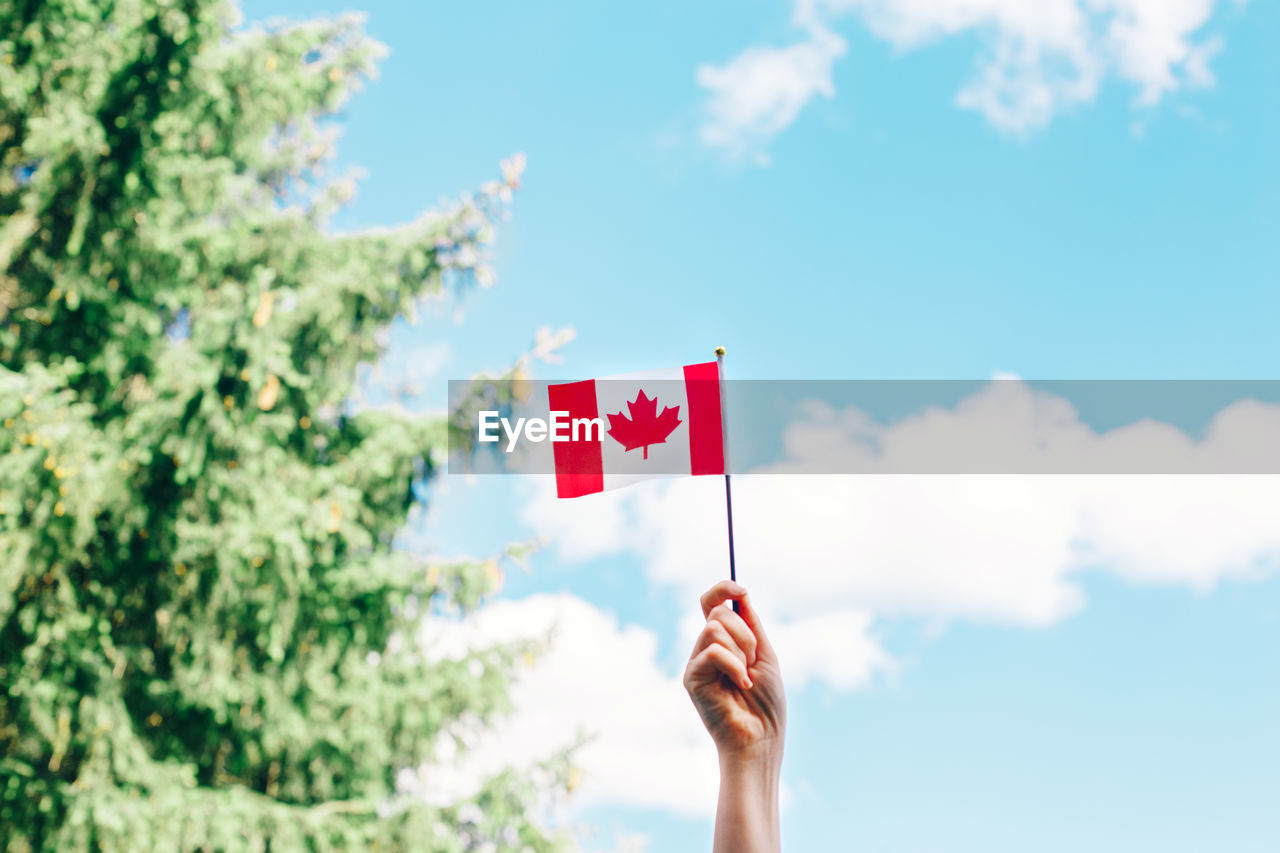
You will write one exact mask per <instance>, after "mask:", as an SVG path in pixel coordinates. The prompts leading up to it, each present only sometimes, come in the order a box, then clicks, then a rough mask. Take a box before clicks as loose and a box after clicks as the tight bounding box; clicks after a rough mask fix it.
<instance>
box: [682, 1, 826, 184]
mask: <svg viewBox="0 0 1280 853" xmlns="http://www.w3.org/2000/svg"><path fill="white" fill-rule="evenodd" d="M844 51H845V43H844V39H842V38H840V37H839V36H837V35H836V34H835V33H833V32H831V31H830V30H828V29H827V28H825V27H821V26H815V27H812V28H810V30H809V32H808V38H807V39H805V40H804V41H800V42H797V43H795V44H793V45H790V46H788V47H751V48H748V49H746V50H744V51H743V52H742V53H740V54H738V55H737V56H736V57H734V58H733V59H732V60H730V61H729V62H728V63H727V64H726V65H723V66H715V65H703V66H700V67H699V68H698V71H697V80H698V84H699V85H700V86H702V87H703V88H705V89H707V90H708V91H709V92H710V96H711V97H710V101H709V103H708V104H707V118H706V121H705V122H704V123H703V125H702V128H701V130H700V132H699V136H700V137H701V139H702V141H703V142H704V143H705V144H707V145H709V146H711V147H713V148H720V149H723V150H725V151H727V152H729V153H730V154H731V155H732V156H734V157H742V156H750V157H753V158H755V159H756V160H757V161H758V162H764V161H766V160H767V155H766V154H765V153H764V146H765V145H767V144H768V142H769V141H770V140H772V139H773V138H774V137H775V136H776V135H777V134H779V133H781V132H782V131H783V130H785V129H786V128H787V127H789V126H790V125H791V123H792V122H794V121H795V120H796V117H797V116H798V115H799V114H800V111H801V110H802V109H804V107H805V106H806V105H807V104H808V103H809V102H810V101H811V100H813V99H814V98H815V97H816V96H818V95H822V96H824V97H828V98H830V97H831V96H833V95H834V94H835V91H836V90H835V83H834V82H833V81H832V79H831V68H832V65H833V64H834V63H835V60H836V59H837V58H838V57H839V56H841V55H842V54H843V53H844Z"/></svg>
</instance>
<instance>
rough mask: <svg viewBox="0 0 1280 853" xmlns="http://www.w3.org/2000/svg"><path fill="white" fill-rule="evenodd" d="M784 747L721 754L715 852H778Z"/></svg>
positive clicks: (779, 846)
mask: <svg viewBox="0 0 1280 853" xmlns="http://www.w3.org/2000/svg"><path fill="white" fill-rule="evenodd" d="M781 772H782V750H781V748H780V747H779V748H778V749H777V750H771V751H769V752H768V753H767V754H762V755H756V756H729V757H726V756H723V755H722V756H721V757H720V801H719V804H718V806H717V808H716V834H715V845H714V848H713V850H714V853H778V851H780V850H781V849H782V837H781V830H780V822H779V817H778V789H779V785H780V777H781Z"/></svg>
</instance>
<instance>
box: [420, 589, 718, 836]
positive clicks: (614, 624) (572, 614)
mask: <svg viewBox="0 0 1280 853" xmlns="http://www.w3.org/2000/svg"><path fill="white" fill-rule="evenodd" d="M694 607H695V608H696V602H695V603H694ZM424 630H425V631H426V632H427V633H426V637H425V640H426V642H427V645H428V647H429V648H430V649H432V653H433V654H436V655H457V654H460V653H462V652H464V651H465V650H466V649H468V648H485V647H488V646H491V645H493V644H495V643H499V642H506V641H511V640H517V639H528V638H530V637H536V636H544V635H546V634H547V633H548V632H552V640H551V643H550V645H549V648H548V650H547V651H546V653H545V654H544V655H543V656H541V657H539V658H538V659H537V660H536V661H535V662H534V663H533V665H532V667H530V668H528V669H526V670H525V671H523V672H522V673H521V674H520V675H519V677H518V679H517V680H516V681H515V683H514V684H513V685H512V687H511V694H510V695H511V700H512V702H513V705H514V707H515V712H514V713H513V714H511V715H510V716H509V717H508V718H506V719H505V720H504V721H503V722H502V723H501V724H500V725H499V726H498V727H497V729H496V731H493V732H491V733H488V734H486V735H485V737H484V738H483V739H482V740H479V741H478V742H477V743H475V744H474V745H473V746H472V747H471V748H470V749H469V750H467V751H466V752H464V753H462V754H461V755H459V756H457V758H456V760H451V761H446V762H442V764H441V765H440V766H433V767H432V776H431V777H429V778H427V779H425V780H423V781H424V784H425V785H426V788H425V790H424V794H425V795H426V796H428V797H429V798H430V799H432V800H433V801H440V802H450V801H453V800H456V799H457V797H458V796H459V795H463V794H466V793H468V792H470V791H472V790H474V789H475V787H476V786H478V784H479V783H480V781H481V780H483V779H484V778H487V777H488V776H490V775H492V774H494V773H496V772H498V771H499V770H501V769H503V768H505V767H511V766H515V767H522V766H529V765H531V764H533V763H535V762H537V761H539V760H541V759H544V758H546V757H547V756H549V755H550V754H552V753H554V752H555V751H557V750H558V749H561V748H563V747H564V746H566V745H568V744H570V743H572V742H573V741H575V740H576V739H577V738H578V737H579V735H584V734H585V735H587V736H588V737H590V738H591V740H589V741H588V742H587V743H586V744H585V745H584V746H583V747H582V749H581V750H580V751H579V752H578V753H577V757H576V765H577V766H578V767H579V768H580V771H581V782H580V787H579V788H578V789H577V790H576V791H575V793H574V794H573V800H574V802H575V803H577V804H579V805H584V806H585V805H591V804H595V803H604V802H609V803H625V804H628V805H632V806H638V807H653V808H662V809H667V810H670V811H672V812H674V813H676V814H681V815H688V816H696V817H706V816H709V815H712V814H714V813H715V797H716V789H717V783H718V778H719V771H718V765H717V762H716V756H715V749H714V747H713V745H712V743H711V739H710V737H709V736H708V735H707V733H706V731H705V730H704V729H703V728H702V724H701V722H699V720H698V715H697V713H696V712H695V711H694V708H693V705H692V704H691V703H690V701H689V698H688V696H687V695H686V693H685V691H684V687H683V685H682V684H681V675H682V673H668V672H665V671H664V670H663V669H662V668H661V667H660V666H659V665H658V663H657V653H658V639H657V636H656V635H655V634H654V633H653V632H652V631H649V630H647V629H645V628H641V627H639V626H636V625H628V626H620V625H619V623H618V620H617V618H616V617H615V616H613V615H612V614H610V613H607V612H605V611H602V610H599V609H597V608H596V607H594V606H592V605H591V604H589V603H587V602H585V601H583V600H582V599H580V598H577V597H575V596H572V595H568V594H561V595H534V596H530V597H528V598H524V599H519V600H498V601H494V602H492V603H490V604H487V605H485V606H484V607H482V608H481V609H480V610H478V611H477V612H476V613H474V614H473V615H471V616H470V617H468V618H467V619H465V620H463V621H461V622H455V621H452V620H440V619H437V620H434V621H432V620H428V622H427V623H426V627H425V628H424ZM692 642H693V638H692V637H690V638H689V644H690V646H692ZM447 743H448V741H447V740H446V748H447ZM672 768H680V772H678V773H673V772H672Z"/></svg>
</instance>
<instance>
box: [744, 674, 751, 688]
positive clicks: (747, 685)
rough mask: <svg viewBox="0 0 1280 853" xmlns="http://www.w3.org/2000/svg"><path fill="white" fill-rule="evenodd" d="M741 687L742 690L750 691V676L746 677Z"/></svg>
mask: <svg viewBox="0 0 1280 853" xmlns="http://www.w3.org/2000/svg"><path fill="white" fill-rule="evenodd" d="M742 687H743V689H744V690H750V689H751V676H749V675H748V676H747V677H746V684H744V685H742Z"/></svg>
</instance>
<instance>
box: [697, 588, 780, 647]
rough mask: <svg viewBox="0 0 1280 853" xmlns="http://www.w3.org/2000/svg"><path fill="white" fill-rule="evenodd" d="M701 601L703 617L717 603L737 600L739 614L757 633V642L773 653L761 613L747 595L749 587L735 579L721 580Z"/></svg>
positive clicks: (707, 615)
mask: <svg viewBox="0 0 1280 853" xmlns="http://www.w3.org/2000/svg"><path fill="white" fill-rule="evenodd" d="M700 601H701V604H702V615H703V618H706V617H709V616H710V615H711V611H712V609H713V608H715V607H716V606H717V605H720V604H723V603H724V602H726V601H736V602H737V603H738V605H739V609H738V615H739V616H741V617H742V621H744V622H746V623H747V627H748V628H750V629H751V633H753V634H755V635H756V643H757V644H758V645H759V647H760V648H761V649H767V650H768V651H769V652H770V653H772V651H773V645H772V644H771V643H770V642H769V637H768V636H767V635H766V634H765V632H764V625H762V624H761V622H760V615H759V614H758V613H756V610H755V608H754V607H752V606H751V599H750V598H748V597H747V588H746V587H744V586H743V585H742V584H739V583H735V582H734V581H720V582H719V583H717V584H716V585H715V586H713V587H711V589H709V590H707V591H706V592H704V593H703V594H702V598H701V599H700Z"/></svg>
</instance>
